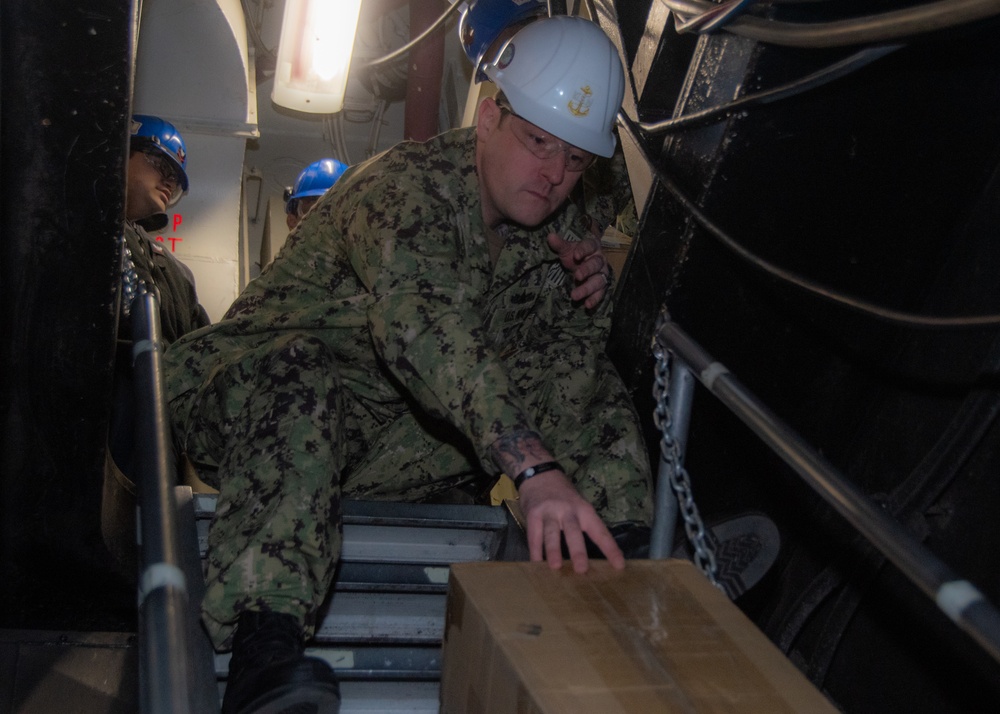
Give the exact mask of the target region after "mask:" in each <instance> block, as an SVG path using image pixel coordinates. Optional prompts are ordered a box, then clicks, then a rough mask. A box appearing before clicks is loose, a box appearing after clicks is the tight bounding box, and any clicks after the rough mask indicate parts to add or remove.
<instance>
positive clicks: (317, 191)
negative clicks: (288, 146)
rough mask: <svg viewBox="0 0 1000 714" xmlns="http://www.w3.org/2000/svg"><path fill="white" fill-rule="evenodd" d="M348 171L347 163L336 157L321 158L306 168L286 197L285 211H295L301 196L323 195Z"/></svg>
mask: <svg viewBox="0 0 1000 714" xmlns="http://www.w3.org/2000/svg"><path fill="white" fill-rule="evenodd" d="M345 171H347V164H345V163H344V162H342V161H337V160H336V159H320V160H319V161H314V162H312V163H311V164H309V165H308V166H306V167H305V168H304V169H302V173H300V174H299V177H298V178H297V179H296V180H295V186H294V188H292V189H291V191H290V192H288V195H287V197H286V199H285V213H295V208H296V206H297V204H298V200H299V199H300V198H306V197H309V196H322V195H323V194H324V193H326V190H327V189H328V188H330V187H331V186H333V184H335V183H337V179H339V178H340V177H341V175H342V174H343V173H344V172H345Z"/></svg>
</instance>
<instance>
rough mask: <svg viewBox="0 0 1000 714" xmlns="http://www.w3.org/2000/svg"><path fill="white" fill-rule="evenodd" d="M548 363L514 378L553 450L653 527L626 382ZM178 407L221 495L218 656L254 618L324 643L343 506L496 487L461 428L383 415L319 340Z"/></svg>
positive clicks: (300, 339)
mask: <svg viewBox="0 0 1000 714" xmlns="http://www.w3.org/2000/svg"><path fill="white" fill-rule="evenodd" d="M543 357H544V355H541V354H539V355H534V356H533V357H531V358H523V359H521V358H519V359H516V360H513V361H512V363H511V373H512V374H513V375H514V376H515V379H516V381H517V382H518V383H519V384H523V385H524V387H527V386H529V385H531V386H532V388H531V389H525V391H524V394H525V395H527V402H528V406H529V408H530V409H531V410H532V412H533V413H534V415H535V417H536V419H537V424H538V427H539V429H540V431H541V433H542V434H543V436H544V439H545V442H546V444H547V445H548V447H549V448H550V450H552V451H553V452H554V454H555V455H556V457H557V458H558V459H559V460H560V461H561V462H562V463H563V466H564V467H565V468H566V471H567V473H568V474H569V476H570V478H571V479H572V480H573V481H574V483H575V485H576V487H577V489H578V490H579V491H580V493H581V494H582V495H583V496H584V497H585V498H587V499H588V500H589V501H590V503H592V504H593V505H594V506H595V508H596V509H597V511H598V512H599V513H600V514H601V515H602V517H603V518H604V519H605V522H606V523H608V524H609V525H614V524H617V523H623V522H639V523H648V522H649V519H650V516H651V512H652V500H651V477H650V473H649V466H648V456H647V454H646V451H645V448H644V446H643V443H642V438H641V434H640V433H639V431H638V425H637V419H636V416H635V412H634V408H633V407H632V404H631V400H630V399H629V398H628V395H627V393H626V392H625V390H624V386H623V385H622V383H621V380H620V379H619V378H618V376H617V374H616V373H615V372H614V370H613V368H612V367H611V365H610V363H609V362H607V360H606V358H605V357H604V356H603V355H601V356H600V359H599V360H598V364H597V365H588V367H589V368H590V369H589V370H588V372H589V373H580V372H579V369H580V367H581V365H580V364H574V363H573V361H572V360H566V359H563V360H557V361H554V362H553V361H551V360H545V359H543ZM543 364H544V366H542V365H543ZM566 404H572V405H574V406H575V407H576V408H575V409H566V408H565V405H566ZM559 405H562V406H560V408H559V409H553V408H550V407H553V406H559ZM170 407H171V413H172V416H173V418H174V430H175V434H176V435H177V437H178V440H179V442H180V446H181V448H182V450H183V451H185V452H186V453H187V455H188V457H189V458H190V459H191V460H192V461H193V462H194V463H195V464H198V465H200V466H201V467H202V468H201V469H200V471H201V476H202V478H203V479H204V480H205V481H206V482H207V483H208V484H209V485H211V486H213V487H215V488H217V489H219V497H218V503H217V509H216V513H215V517H214V520H213V522H212V525H211V528H210V531H209V539H208V555H207V558H206V565H205V577H206V593H205V599H204V602H203V605H202V612H203V620H204V622H205V625H206V627H207V629H208V631H209V634H210V635H211V637H212V639H213V642H214V643H215V645H216V646H217V647H219V648H225V647H227V646H228V645H229V643H230V641H231V636H232V632H233V627H234V624H235V621H236V618H237V616H238V614H239V613H240V612H241V611H243V610H271V611H276V612H284V613H290V614H294V615H296V616H297V617H298V618H299V619H301V620H302V621H303V623H304V628H305V631H306V633H307V635H311V634H312V633H313V632H314V630H315V627H316V624H317V623H316V617H317V611H318V609H319V607H320V605H321V604H322V602H323V600H324V599H325V597H326V595H327V593H328V591H329V589H330V587H331V585H332V581H333V577H334V573H335V570H336V565H337V560H338V557H339V554H340V547H341V540H342V528H341V523H340V502H341V498H355V499H373V500H394V501H423V500H428V499H432V498H434V497H435V496H436V495H437V494H440V493H441V492H444V491H447V490H450V489H452V488H454V487H455V486H456V485H460V484H463V483H466V482H469V481H470V480H473V479H476V478H480V479H482V478H484V477H485V475H484V473H483V471H482V469H481V467H480V466H479V465H478V463H477V461H476V459H475V457H474V455H473V453H472V450H471V447H469V446H468V445H467V443H466V440H465V439H464V438H462V437H461V435H460V434H459V432H458V431H457V430H456V429H454V427H450V426H447V425H443V424H442V423H441V422H440V421H435V420H433V419H431V418H430V417H427V416H423V415H421V414H419V413H414V412H412V411H407V410H401V411H400V413H399V415H398V417H397V418H395V419H390V420H386V419H385V418H384V414H383V415H381V416H379V417H376V416H375V415H374V413H373V411H372V410H369V409H367V408H366V406H365V404H364V403H363V401H362V400H360V399H358V398H357V397H356V396H354V395H353V394H352V393H351V391H350V390H349V389H347V388H345V387H344V385H343V384H342V383H341V381H340V378H339V376H338V371H337V367H336V365H335V364H334V360H333V358H332V356H331V354H330V351H329V349H328V348H327V346H326V345H325V344H324V343H323V342H322V341H320V340H318V339H316V338H314V337H310V336H307V335H291V336H285V337H282V338H281V339H280V340H277V341H274V342H270V343H268V344H267V345H264V346H262V347H259V348H257V349H255V350H251V351H248V352H245V353H244V354H243V355H242V357H241V359H240V360H239V361H235V362H233V363H231V364H229V365H228V366H226V367H223V368H221V369H218V370H216V371H215V372H214V373H213V374H212V375H211V376H210V378H208V379H207V380H206V383H205V384H204V385H203V386H202V388H201V389H198V390H194V391H190V392H187V393H185V394H181V395H177V396H175V397H174V398H173V399H172V401H171V403H170ZM206 467H207V468H206ZM485 478H488V477H485ZM494 480H495V479H494ZM488 486H489V484H487V488H488Z"/></svg>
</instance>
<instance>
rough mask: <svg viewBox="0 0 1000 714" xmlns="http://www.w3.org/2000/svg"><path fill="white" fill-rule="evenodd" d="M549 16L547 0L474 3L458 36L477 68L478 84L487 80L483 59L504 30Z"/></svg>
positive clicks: (476, 0) (480, 0) (481, 0)
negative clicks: (536, 18) (536, 17)
mask: <svg viewBox="0 0 1000 714" xmlns="http://www.w3.org/2000/svg"><path fill="white" fill-rule="evenodd" d="M547 14H548V3H547V2H546V1H545V0H474V1H473V2H472V3H471V5H470V7H468V8H467V9H465V10H463V11H462V17H461V19H460V20H459V21H458V37H459V39H460V40H461V42H462V48H463V49H464V50H465V54H466V55H467V56H468V57H469V61H470V62H472V64H473V66H474V67H475V68H476V81H477V82H482V81H484V80H485V79H486V75H485V74H483V72H482V69H481V65H482V63H483V59H484V57H483V56H484V55H485V54H486V51H487V50H488V49H489V48H490V45H492V44H493V43H494V42H495V41H496V39H497V38H498V37H499V36H500V33H501V32H503V31H504V29H506V28H507V27H509V26H510V25H513V24H515V23H519V22H523V21H525V20H528V19H530V18H532V17H535V16H542V15H547ZM488 59H492V58H488Z"/></svg>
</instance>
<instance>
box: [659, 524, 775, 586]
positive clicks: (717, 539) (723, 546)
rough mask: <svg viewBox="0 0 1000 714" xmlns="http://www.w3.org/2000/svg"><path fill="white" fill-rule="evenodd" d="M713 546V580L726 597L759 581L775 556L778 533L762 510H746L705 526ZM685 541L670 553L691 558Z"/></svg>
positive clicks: (677, 556) (688, 546)
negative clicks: (715, 580) (742, 513)
mask: <svg viewBox="0 0 1000 714" xmlns="http://www.w3.org/2000/svg"><path fill="white" fill-rule="evenodd" d="M708 532H709V534H710V536H711V540H712V543H713V544H714V546H715V566H716V574H715V575H716V579H717V580H718V581H719V585H721V586H722V588H723V590H725V592H726V594H727V595H728V596H729V599H730V600H735V599H736V598H738V597H739V596H740V595H742V594H743V593H745V592H746V591H747V590H749V589H750V588H752V587H753V586H754V585H756V584H757V583H759V582H760V581H761V579H762V578H763V577H764V575H765V573H767V571H768V570H770V569H771V566H772V565H774V562H775V561H776V560H777V559H778V551H779V550H780V549H781V535H780V534H779V533H778V527H777V526H776V525H774V522H773V521H772V520H771V519H770V518H768V517H767V516H765V515H764V514H762V513H747V514H744V515H741V516H736V517H734V518H730V519H728V520H725V521H721V522H719V523H715V524H712V525H710V526H708ZM692 552H693V551H692V549H691V545H690V543H688V542H687V541H685V542H683V543H681V544H679V545H678V546H677V547H676V548H675V549H674V552H673V553H672V554H671V555H672V556H673V557H674V558H686V559H688V560H691V559H692Z"/></svg>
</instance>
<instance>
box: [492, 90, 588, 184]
mask: <svg viewBox="0 0 1000 714" xmlns="http://www.w3.org/2000/svg"><path fill="white" fill-rule="evenodd" d="M499 106H500V111H501V112H504V113H506V114H510V116H511V118H513V119H514V121H512V122H511V124H510V130H511V133H513V134H514V136H516V137H517V140H518V141H520V142H521V143H522V144H523V145H524V148H526V149H527V150H528V151H530V152H531V153H532V154H534V155H535V156H537V157H538V158H539V159H551V158H552V157H553V156H555V155H556V154H558V153H559V152H560V151H561V152H563V153H564V154H565V156H566V170H567V171H571V172H573V173H577V172H580V171H583V170H584V169H586V168H587V167H589V166H590V165H591V164H592V163H594V159H596V158H597V157H596V156H594V154H591V153H590V152H589V151H584V150H583V149H578V148H576V147H575V146H573V145H572V144H567V143H566V142H564V141H559V139H556V138H555V137H552V136H549V135H548V134H546V133H545V132H544V131H542V130H541V129H539V128H538V127H537V126H535V125H534V124H532V123H531V122H529V121H528V120H527V119H525V118H523V117H520V116H518V115H517V114H515V113H514V110H512V109H511V108H510V107H507V106H504V105H503V104H501V105H499Z"/></svg>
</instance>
